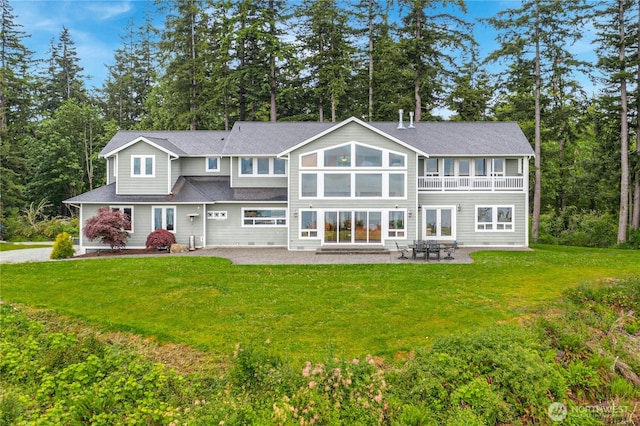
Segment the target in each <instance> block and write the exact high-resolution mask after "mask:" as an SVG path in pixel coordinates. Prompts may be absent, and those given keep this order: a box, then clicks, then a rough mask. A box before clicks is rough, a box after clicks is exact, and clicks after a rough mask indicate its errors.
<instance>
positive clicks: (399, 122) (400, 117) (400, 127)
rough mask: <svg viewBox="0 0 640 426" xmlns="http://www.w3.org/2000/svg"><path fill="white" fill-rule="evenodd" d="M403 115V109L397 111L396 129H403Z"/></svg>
mask: <svg viewBox="0 0 640 426" xmlns="http://www.w3.org/2000/svg"><path fill="white" fill-rule="evenodd" d="M403 114H404V110H403V109H399V110H398V116H399V119H398V129H404V124H403V123H402V116H403Z"/></svg>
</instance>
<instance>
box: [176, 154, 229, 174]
mask: <svg viewBox="0 0 640 426" xmlns="http://www.w3.org/2000/svg"><path fill="white" fill-rule="evenodd" d="M211 157H216V156H215V155H212V156H211ZM218 158H219V160H218V161H219V163H220V171H219V172H207V171H206V170H207V164H206V160H207V157H182V158H180V160H179V162H180V168H181V173H180V174H181V175H182V176H229V175H230V174H231V170H230V168H229V158H228V157H226V158H221V157H218Z"/></svg>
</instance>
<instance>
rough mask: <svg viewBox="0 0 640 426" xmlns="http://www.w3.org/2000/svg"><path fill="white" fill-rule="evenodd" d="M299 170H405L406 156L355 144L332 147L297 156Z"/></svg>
mask: <svg viewBox="0 0 640 426" xmlns="http://www.w3.org/2000/svg"><path fill="white" fill-rule="evenodd" d="M299 161H300V167H301V168H303V169H304V168H312V167H313V168H317V167H325V168H336V167H337V168H350V169H380V168H382V169H387V168H394V169H397V168H406V167H407V166H406V164H407V155H406V154H403V153H400V152H395V151H390V150H387V149H381V148H377V147H374V146H369V145H365V144H361V143H357V142H351V143H348V144H345V145H339V146H333V147H330V148H325V149H321V150H318V151H313V152H305V153H302V154H300V156H299Z"/></svg>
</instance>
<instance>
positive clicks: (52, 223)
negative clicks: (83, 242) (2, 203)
mask: <svg viewBox="0 0 640 426" xmlns="http://www.w3.org/2000/svg"><path fill="white" fill-rule="evenodd" d="M50 207H51V204H50V203H49V202H48V201H47V200H46V199H43V200H40V202H38V203H33V202H32V203H31V204H30V205H29V207H27V208H25V209H23V210H22V211H21V212H17V211H15V210H14V211H13V212H11V213H9V214H6V217H3V218H2V223H0V239H5V240H8V241H52V240H53V239H54V238H55V237H56V236H57V235H58V234H60V233H62V232H66V233H68V234H70V235H72V236H77V235H78V232H79V231H78V229H79V221H78V219H77V218H69V217H61V216H57V217H50V216H48V215H47V214H46V210H47V209H49V208H50Z"/></svg>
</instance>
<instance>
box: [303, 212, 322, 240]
mask: <svg viewBox="0 0 640 426" xmlns="http://www.w3.org/2000/svg"><path fill="white" fill-rule="evenodd" d="M300 237H301V238H317V237H318V212H317V211H303V212H301V213H300Z"/></svg>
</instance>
